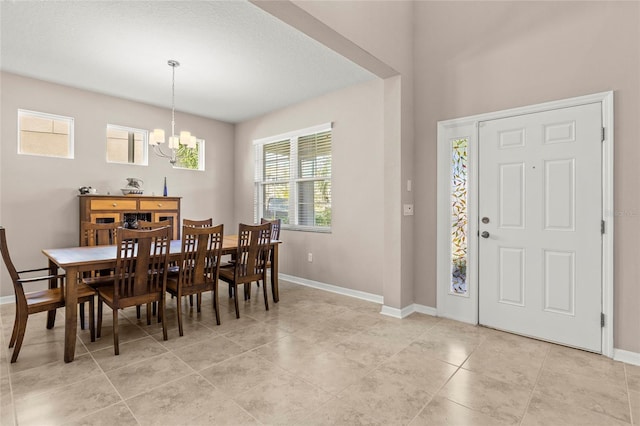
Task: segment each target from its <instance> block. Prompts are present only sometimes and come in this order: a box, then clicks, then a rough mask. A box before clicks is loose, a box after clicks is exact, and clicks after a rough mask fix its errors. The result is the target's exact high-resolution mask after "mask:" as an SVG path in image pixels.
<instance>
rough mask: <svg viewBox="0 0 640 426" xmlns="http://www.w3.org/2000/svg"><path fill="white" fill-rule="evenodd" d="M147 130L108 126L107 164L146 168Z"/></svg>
mask: <svg viewBox="0 0 640 426" xmlns="http://www.w3.org/2000/svg"><path fill="white" fill-rule="evenodd" d="M148 135H149V133H148V132H147V131H146V130H140V129H133V128H131V127H123V126H115V125H113V124H107V162H109V163H125V164H137V165H140V166H146V165H147V164H148V163H147V145H148V144H147V138H148Z"/></svg>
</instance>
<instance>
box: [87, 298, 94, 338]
mask: <svg viewBox="0 0 640 426" xmlns="http://www.w3.org/2000/svg"><path fill="white" fill-rule="evenodd" d="M94 309H95V302H94V300H93V298H91V299H90V300H89V334H90V335H91V341H92V342H95V341H96V323H95V313H94V312H95V311H94Z"/></svg>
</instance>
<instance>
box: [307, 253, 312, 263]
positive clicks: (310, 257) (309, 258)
mask: <svg viewBox="0 0 640 426" xmlns="http://www.w3.org/2000/svg"><path fill="white" fill-rule="evenodd" d="M307 261H309V262H313V253H309V254H307Z"/></svg>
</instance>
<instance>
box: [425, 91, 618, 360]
mask: <svg viewBox="0 0 640 426" xmlns="http://www.w3.org/2000/svg"><path fill="white" fill-rule="evenodd" d="M597 102H600V103H601V105H602V125H603V127H604V129H605V130H604V133H603V142H602V219H603V221H604V222H605V228H604V230H605V232H604V234H603V235H602V313H603V314H604V318H605V321H604V326H603V327H602V354H603V355H605V356H607V357H609V358H612V357H613V355H614V353H613V352H614V351H613V317H614V307H613V264H614V263H613V237H614V220H613V219H614V208H613V166H614V164H613V142H614V138H613V136H614V135H613V130H614V126H613V123H614V121H613V91H609V92H602V93H596V94H591V95H585V96H579V97H575V98H570V99H563V100H558V101H552V102H545V103H541V104H536V105H529V106H524V107H519V108H513V109H508V110H503V111H496V112H491V113H486V114H479V115H474V116H470V117H463V118H456V119H452V120H446V121H439V122H438V136H437V144H438V145H437V151H438V155H437V161H438V171H437V176H438V179H437V180H438V183H437V215H438V218H437V226H438V232H437V250H436V252H437V315H438V316H442V317H446V318H451V319H454V320H458V321H463V322H468V323H471V324H478V314H479V311H478V301H479V299H478V295H479V292H478V243H479V241H478V220H479V217H478V191H479V188H478V155H479V151H478V149H479V147H478V136H479V131H478V123H479V122H481V121H487V120H496V119H501V118H507V117H513V116H516V115H524V114H533V113H538V112H543V111H549V110H554V109H558V108H569V107H574V106H579V105H585V104H591V103H597ZM460 138H468V141H469V148H468V169H467V170H468V172H467V176H468V185H467V191H468V192H467V207H468V212H467V217H468V228H467V294H466V295H455V294H451V293H450V291H449V288H450V277H451V255H450V253H451V248H450V245H451V241H450V238H451V234H450V230H451V222H450V221H451V212H450V202H451V201H450V200H451V195H450V194H451V183H450V181H451V178H450V170H451V141H452V140H455V139H460Z"/></svg>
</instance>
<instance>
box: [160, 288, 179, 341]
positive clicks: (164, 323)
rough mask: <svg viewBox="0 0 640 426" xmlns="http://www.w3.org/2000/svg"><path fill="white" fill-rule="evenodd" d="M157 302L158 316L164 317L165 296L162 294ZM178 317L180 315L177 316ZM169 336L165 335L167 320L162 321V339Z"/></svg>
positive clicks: (166, 338)
mask: <svg viewBox="0 0 640 426" xmlns="http://www.w3.org/2000/svg"><path fill="white" fill-rule="evenodd" d="M158 303H159V305H160V306H159V307H158V309H159V312H158V318H160V317H162V318H164V314H165V312H164V304H165V298H164V294H163V295H162V298H161V299H160V301H159V302H158ZM178 318H180V317H178ZM168 339H169V336H168V335H167V322H166V321H164V320H163V321H162V340H168Z"/></svg>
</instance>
